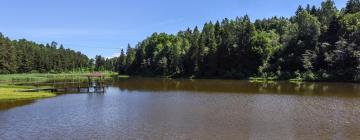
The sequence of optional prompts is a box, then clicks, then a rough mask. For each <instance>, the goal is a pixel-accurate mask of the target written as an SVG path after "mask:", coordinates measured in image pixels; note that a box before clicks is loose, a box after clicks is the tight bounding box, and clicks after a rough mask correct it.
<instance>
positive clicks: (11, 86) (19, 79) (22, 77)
mask: <svg viewBox="0 0 360 140" xmlns="http://www.w3.org/2000/svg"><path fill="white" fill-rule="evenodd" d="M101 73H103V74H104V75H105V77H112V76H113V75H116V73H114V72H101ZM88 74H90V72H81V73H80V72H74V73H58V74H43V73H41V74H40V73H32V74H5V75H0V102H1V101H8V100H28V99H40V98H48V97H53V96H56V94H55V93H51V92H47V91H39V92H20V91H22V90H26V89H33V88H34V87H32V86H19V85H16V84H22V83H35V82H46V81H51V80H68V79H87V76H86V75H88Z"/></svg>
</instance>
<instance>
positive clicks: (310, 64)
mask: <svg viewBox="0 0 360 140" xmlns="http://www.w3.org/2000/svg"><path fill="white" fill-rule="evenodd" d="M96 61H97V62H100V63H97V64H101V65H103V67H106V68H105V69H112V70H116V71H118V72H119V73H120V74H128V75H141V76H167V77H194V78H233V79H247V78H249V77H263V78H269V79H270V78H271V79H292V78H300V79H304V80H327V81H331V80H337V81H360V0H349V1H348V2H347V4H346V7H345V8H342V9H338V8H337V7H336V6H335V4H334V1H333V0H326V1H323V2H322V3H321V6H319V7H317V6H311V5H307V6H299V7H298V9H297V10H296V12H295V15H294V16H292V17H288V18H286V17H271V18H267V19H257V20H254V21H252V20H251V19H250V17H249V16H248V15H245V16H242V17H237V18H236V19H233V20H232V19H223V20H222V21H216V22H208V23H205V24H204V26H203V28H202V29H199V28H198V27H195V28H193V29H190V28H189V29H186V30H184V31H180V32H178V33H177V34H176V35H172V34H166V33H154V34H152V35H151V36H150V37H148V38H146V39H145V40H143V41H141V42H140V43H138V44H137V45H136V46H135V47H134V48H132V47H131V46H130V45H129V46H128V48H127V51H126V53H125V51H123V50H122V51H121V55H120V56H119V57H117V58H113V59H109V60H104V58H102V60H101V56H98V57H97V59H96Z"/></svg>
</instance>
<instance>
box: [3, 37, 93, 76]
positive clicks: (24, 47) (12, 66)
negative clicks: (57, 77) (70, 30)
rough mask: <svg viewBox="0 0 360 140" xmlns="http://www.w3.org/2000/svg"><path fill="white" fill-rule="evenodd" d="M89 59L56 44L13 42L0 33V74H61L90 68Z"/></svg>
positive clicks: (25, 41) (21, 40) (22, 40)
mask: <svg viewBox="0 0 360 140" xmlns="http://www.w3.org/2000/svg"><path fill="white" fill-rule="evenodd" d="M89 61H90V60H89V58H88V57H87V56H86V55H84V54H82V53H80V52H75V51H73V50H70V49H64V46H62V45H60V46H59V45H58V44H57V43H56V42H52V43H51V44H46V45H43V44H37V43H34V42H31V41H27V40H25V39H20V40H11V39H9V38H8V37H5V36H4V35H3V34H1V33H0V74H13V73H60V72H68V71H73V70H76V71H81V70H83V69H86V68H88V67H89V66H91V65H89Z"/></svg>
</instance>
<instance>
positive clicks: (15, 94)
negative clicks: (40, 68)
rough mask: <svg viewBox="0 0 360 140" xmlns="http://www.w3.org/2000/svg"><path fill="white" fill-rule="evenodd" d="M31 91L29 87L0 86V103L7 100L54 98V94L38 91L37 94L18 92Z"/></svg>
mask: <svg viewBox="0 0 360 140" xmlns="http://www.w3.org/2000/svg"><path fill="white" fill-rule="evenodd" d="M25 89H32V87H31V86H16V85H7V84H1V85H0V101H9V100H30V99H40V98H48V97H54V96H56V94H55V93H51V92H45V91H39V92H19V90H25Z"/></svg>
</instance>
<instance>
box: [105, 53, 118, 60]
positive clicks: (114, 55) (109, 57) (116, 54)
mask: <svg viewBox="0 0 360 140" xmlns="http://www.w3.org/2000/svg"><path fill="white" fill-rule="evenodd" d="M119 56H120V53H114V54H112V56H108V57H106V58H107V59H111V58H114V57H119Z"/></svg>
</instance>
